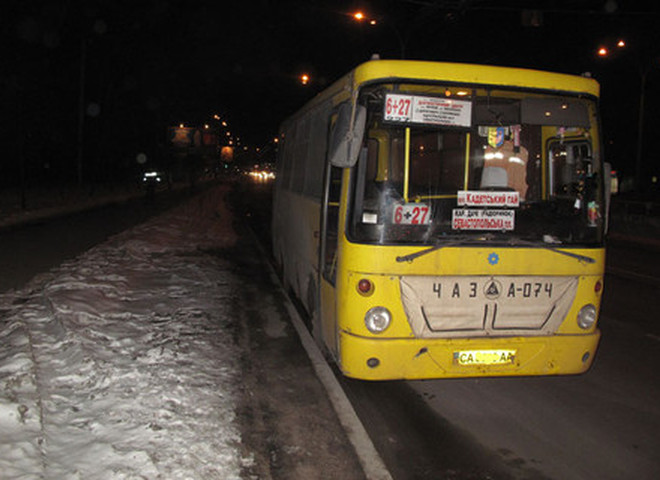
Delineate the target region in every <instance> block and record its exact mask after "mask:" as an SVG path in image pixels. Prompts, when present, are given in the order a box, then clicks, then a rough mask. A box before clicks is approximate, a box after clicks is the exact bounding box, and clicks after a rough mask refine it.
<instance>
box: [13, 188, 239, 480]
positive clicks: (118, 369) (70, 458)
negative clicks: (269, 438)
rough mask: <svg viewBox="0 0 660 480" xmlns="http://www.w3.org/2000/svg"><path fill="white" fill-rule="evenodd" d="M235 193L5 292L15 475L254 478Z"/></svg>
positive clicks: (203, 199)
mask: <svg viewBox="0 0 660 480" xmlns="http://www.w3.org/2000/svg"><path fill="white" fill-rule="evenodd" d="M224 193H225V192H224V191H223V189H222V188H218V189H216V190H213V191H210V192H207V193H205V194H203V195H201V196H199V197H197V198H195V199H194V200H193V201H191V202H189V203H187V204H186V205H184V206H182V207H180V208H178V209H176V210H174V211H172V212H169V213H167V214H164V215H162V216H160V217H158V218H156V219H154V220H153V221H151V222H148V223H145V224H143V225H141V226H139V227H137V228H134V229H132V230H128V231H126V232H124V233H122V234H120V235H118V236H116V237H114V238H112V239H110V240H109V241H107V242H106V243H104V244H102V245H99V246H98V247H96V248H94V249H92V250H90V251H88V252H86V253H85V254H83V255H82V256H80V257H79V258H77V259H76V260H74V261H71V262H68V263H65V264H63V265H62V266H60V267H59V268H58V269H56V270H54V271H51V272H49V273H48V274H45V275H41V276H39V277H37V278H35V279H33V281H32V282H31V283H30V284H29V285H28V286H27V287H26V288H25V289H24V290H22V291H12V292H10V293H7V294H5V295H1V296H0V472H2V473H1V475H0V476H1V477H2V478H3V479H12V478H15V479H18V478H21V479H23V478H46V479H95V478H98V479H107V478H112V479H133V478H150V479H151V478H154V479H155V478H163V479H213V478H222V479H228V478H240V471H241V463H242V462H243V463H245V462H249V459H242V458H241V453H240V434H239V429H238V425H236V424H235V402H236V399H237V398H238V395H239V393H238V391H237V383H238V381H239V379H238V375H239V363H238V357H239V353H240V352H239V351H238V348H239V347H238V346H237V345H235V344H234V341H233V340H232V328H237V327H236V325H234V320H233V318H232V317H233V316H234V315H232V311H231V298H232V288H235V287H232V284H233V283H234V282H233V280H232V278H231V273H230V272H229V271H228V269H227V268H223V263H222V262H223V261H222V260H221V259H219V258H218V257H214V256H213V255H209V254H207V253H205V251H208V250H209V249H214V248H223V247H228V246H231V245H232V244H233V243H234V241H235V238H236V237H235V234H234V232H233V231H232V229H231V217H230V214H229V212H228V211H227V209H226V208H225V207H224V204H223V201H222V198H223V196H224Z"/></svg>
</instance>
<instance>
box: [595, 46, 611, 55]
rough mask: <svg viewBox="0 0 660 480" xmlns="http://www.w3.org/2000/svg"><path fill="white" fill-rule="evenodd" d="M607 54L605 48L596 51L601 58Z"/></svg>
mask: <svg viewBox="0 0 660 480" xmlns="http://www.w3.org/2000/svg"><path fill="white" fill-rule="evenodd" d="M608 53H609V52H608V51H607V48H605V47H600V48H599V49H598V55H600V56H601V57H604V56H605V55H607V54H608Z"/></svg>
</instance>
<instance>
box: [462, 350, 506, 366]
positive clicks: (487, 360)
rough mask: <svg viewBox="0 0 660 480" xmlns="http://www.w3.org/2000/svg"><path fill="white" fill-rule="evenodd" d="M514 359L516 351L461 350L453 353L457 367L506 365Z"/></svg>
mask: <svg viewBox="0 0 660 480" xmlns="http://www.w3.org/2000/svg"><path fill="white" fill-rule="evenodd" d="M515 359H516V350H461V351H458V352H454V363H455V364H458V365H508V364H512V363H513V362H514V361H515Z"/></svg>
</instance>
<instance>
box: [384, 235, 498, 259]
mask: <svg viewBox="0 0 660 480" xmlns="http://www.w3.org/2000/svg"><path fill="white" fill-rule="evenodd" d="M486 239H487V238H486V237H473V236H461V237H453V238H452V239H451V241H448V242H445V243H436V244H435V245H433V246H432V247H429V248H427V249H424V250H419V251H417V252H415V253H410V254H408V255H400V256H398V257H396V261H397V262H412V261H413V260H415V259H416V258H419V257H423V256H424V255H426V254H427V253H432V252H435V251H436V250H440V249H442V248H445V247H455V246H456V245H465V241H466V240H471V241H475V240H479V241H483V240H486Z"/></svg>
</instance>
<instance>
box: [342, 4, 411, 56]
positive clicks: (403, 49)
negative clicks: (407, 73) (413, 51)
mask: <svg viewBox="0 0 660 480" xmlns="http://www.w3.org/2000/svg"><path fill="white" fill-rule="evenodd" d="M352 17H353V18H354V19H355V20H356V21H358V22H364V21H366V22H367V23H369V25H371V26H372V27H375V26H376V25H379V24H382V23H385V25H387V26H388V27H390V28H391V29H392V32H394V35H395V36H396V39H397V40H398V42H399V50H400V53H401V58H402V59H403V58H405V57H406V45H405V42H404V41H403V37H401V33H400V32H399V30H398V29H397V28H396V27H395V26H394V25H393V24H392V23H391V22H388V21H387V20H386V21H384V22H383V21H382V20H381V21H378V20H377V19H376V18H375V17H368V16H367V15H366V14H365V13H364V12H362V11H357V12H355V13H353V15H352Z"/></svg>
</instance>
